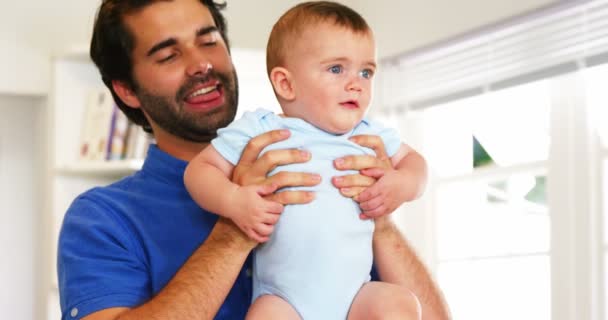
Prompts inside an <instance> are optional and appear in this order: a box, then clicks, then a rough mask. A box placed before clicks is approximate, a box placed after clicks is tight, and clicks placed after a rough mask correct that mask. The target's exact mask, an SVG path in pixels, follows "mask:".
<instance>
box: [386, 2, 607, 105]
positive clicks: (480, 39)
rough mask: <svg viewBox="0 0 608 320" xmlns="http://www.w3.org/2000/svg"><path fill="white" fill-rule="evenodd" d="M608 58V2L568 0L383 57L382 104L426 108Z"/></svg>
mask: <svg viewBox="0 0 608 320" xmlns="http://www.w3.org/2000/svg"><path fill="white" fill-rule="evenodd" d="M606 62H608V0H590V1H565V2H560V3H559V4H557V5H554V6H551V7H549V8H544V9H542V10H539V11H537V12H534V13H531V14H528V15H525V16H522V17H518V18H516V19H513V20H512V21H507V22H505V23H502V24H500V25H497V26H495V27H492V28H488V29H486V30H480V31H478V32H475V33H474V34H470V35H466V36H463V37H462V38H461V39H456V40H452V41H450V42H446V43H444V44H439V45H437V46H434V47H432V48H428V49H423V50H420V51H417V52H411V53H406V54H403V55H399V56H395V57H390V58H386V59H383V60H381V62H380V64H381V66H382V69H383V72H382V73H381V76H380V79H379V82H380V83H379V85H378V86H377V88H378V90H379V92H377V94H378V96H379V97H380V106H379V107H380V108H382V109H385V110H395V109H402V108H407V109H409V110H411V109H421V108H426V107H429V106H432V105H437V104H441V103H445V102H448V101H452V100H455V99H460V98H464V97H469V96H473V95H478V94H482V93H484V92H487V91H492V90H499V89H503V88H507V87H511V86H515V85H519V84H522V83H526V82H531V81H535V80H539V79H542V78H547V77H552V76H556V75H559V74H563V73H567V72H573V71H576V70H578V69H581V68H585V67H588V66H593V65H597V64H602V63H606Z"/></svg>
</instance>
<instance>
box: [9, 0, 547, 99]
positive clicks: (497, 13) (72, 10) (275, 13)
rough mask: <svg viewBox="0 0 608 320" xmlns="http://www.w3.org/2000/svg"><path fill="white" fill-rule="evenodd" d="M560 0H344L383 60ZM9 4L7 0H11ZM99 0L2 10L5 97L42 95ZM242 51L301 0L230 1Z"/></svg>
mask: <svg viewBox="0 0 608 320" xmlns="http://www.w3.org/2000/svg"><path fill="white" fill-rule="evenodd" d="M558 1H559V0H455V1H445V0H424V1H422V0H418V1H413V0H409V1H406V0H376V1H367V0H342V1H341V2H343V3H345V4H347V5H350V6H352V7H353V8H355V9H356V10H358V11H359V12H361V13H362V14H363V15H364V16H365V17H366V18H367V19H368V21H369V22H370V24H371V25H372V27H373V28H374V29H375V30H376V35H377V40H378V43H379V54H380V56H387V55H393V54H395V53H398V52H402V51H405V50H411V49H413V48H416V47H420V46H425V45H428V44H431V43H435V42H437V41H440V40H443V39H446V38H448V37H451V36H454V35H458V34H462V33H463V32H466V31H467V30H471V29H473V28H477V27H479V26H482V25H487V24H490V23H492V22H495V21H497V20H501V19H504V18H506V17H510V16H513V15H518V14H521V13H523V12H526V11H528V10H531V9H534V8H538V7H540V6H544V5H547V4H549V3H553V2H558ZM4 2H8V0H5V1H4ZM100 2H101V1H100V0H61V1H48V0H32V1H25V2H24V1H10V4H3V10H1V11H0V47H1V48H2V50H0V70H3V71H4V72H5V74H9V75H11V76H4V77H0V93H2V92H21V93H31V94H42V93H45V92H47V90H48V87H49V78H50V76H49V64H48V59H49V58H48V57H49V56H50V55H51V54H52V53H55V52H58V51H61V50H62V49H64V48H65V47H67V46H70V45H73V44H82V43H85V44H88V39H89V36H90V34H91V28H92V24H93V18H94V15H95V11H96V9H97V6H98V4H99V3H100ZM227 2H228V10H227V13H226V15H227V18H228V22H229V35H230V37H231V39H232V44H233V46H235V47H245V48H258V49H261V48H264V47H265V45H266V38H267V36H268V33H269V32H270V28H271V27H272V24H273V23H274V21H275V20H276V19H277V18H278V17H279V16H280V14H281V13H282V12H283V11H285V10H286V9H287V8H289V7H291V6H292V5H294V4H296V3H299V2H300V1H298V0H257V1H251V0H227Z"/></svg>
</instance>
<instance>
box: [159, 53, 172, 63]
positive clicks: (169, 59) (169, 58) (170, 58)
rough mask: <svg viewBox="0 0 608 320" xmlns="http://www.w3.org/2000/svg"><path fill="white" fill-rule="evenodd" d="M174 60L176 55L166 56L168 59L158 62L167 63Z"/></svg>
mask: <svg viewBox="0 0 608 320" xmlns="http://www.w3.org/2000/svg"><path fill="white" fill-rule="evenodd" d="M173 58H175V54H170V55H168V56H166V57H164V58H162V59H160V60H158V62H159V63H165V62H168V61H171V60H173Z"/></svg>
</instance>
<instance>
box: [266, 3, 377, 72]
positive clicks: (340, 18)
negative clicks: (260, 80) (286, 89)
mask: <svg viewBox="0 0 608 320" xmlns="http://www.w3.org/2000/svg"><path fill="white" fill-rule="evenodd" d="M320 22H330V23H334V24H335V25H336V26H340V27H344V28H347V29H349V30H352V31H353V32H355V33H361V34H365V33H369V32H370V31H371V30H370V28H369V26H368V25H367V22H365V19H363V17H362V16H361V15H360V14H358V13H357V12H356V11H354V10H353V9H351V8H349V7H347V6H345V5H342V4H340V3H336V2H331V1H309V2H303V3H300V4H298V5H296V6H295V7H293V8H291V9H289V10H288V11H287V12H285V13H284V14H283V15H282V16H281V17H280V18H279V20H278V21H277V22H276V23H275V24H274V26H273V27H272V31H271V32H270V37H269V38H268V45H267V46H266V72H267V73H268V75H270V72H271V71H272V69H273V68H275V67H277V66H284V65H285V58H286V56H287V55H288V54H289V48H293V44H294V42H296V41H298V38H299V37H300V36H301V35H302V33H303V32H304V31H305V30H306V28H310V27H311V26H315V25H316V24H317V23H320ZM336 41H339V39H336Z"/></svg>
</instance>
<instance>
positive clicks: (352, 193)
mask: <svg viewBox="0 0 608 320" xmlns="http://www.w3.org/2000/svg"><path fill="white" fill-rule="evenodd" d="M363 190H365V187H352V188H340V194H342V195H343V196H345V197H347V198H353V197H354V198H355V201H356V196H357V195H358V194H359V193H361V192H362V191H363Z"/></svg>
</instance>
